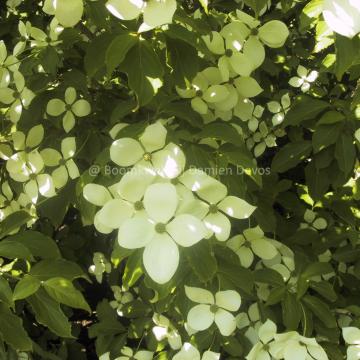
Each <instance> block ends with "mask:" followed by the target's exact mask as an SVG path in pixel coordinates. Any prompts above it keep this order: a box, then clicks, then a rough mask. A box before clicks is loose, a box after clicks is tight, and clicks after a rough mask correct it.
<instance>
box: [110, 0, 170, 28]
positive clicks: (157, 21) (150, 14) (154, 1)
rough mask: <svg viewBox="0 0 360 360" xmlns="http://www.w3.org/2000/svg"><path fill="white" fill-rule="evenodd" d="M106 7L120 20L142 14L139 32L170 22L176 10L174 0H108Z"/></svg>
mask: <svg viewBox="0 0 360 360" xmlns="http://www.w3.org/2000/svg"><path fill="white" fill-rule="evenodd" d="M106 8H107V9H108V10H109V11H110V12H111V13H112V14H113V15H114V16H116V17H117V18H119V19H120V20H134V19H136V18H138V17H139V16H140V14H143V18H144V22H143V24H142V25H141V26H140V28H139V32H143V31H148V30H151V29H153V28H156V27H158V26H161V25H164V24H170V23H171V22H172V18H173V16H174V13H175V10H176V0H148V1H145V0H109V1H108V2H107V3H106Z"/></svg>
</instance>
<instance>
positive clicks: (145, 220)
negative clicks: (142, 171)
mask: <svg viewBox="0 0 360 360" xmlns="http://www.w3.org/2000/svg"><path fill="white" fill-rule="evenodd" d="M178 202H179V199H178V195H177V192H176V188H175V186H174V185H172V184H169V183H155V184H151V185H150V186H149V187H148V188H147V189H146V192H145V195H144V200H143V206H144V210H143V211H139V212H138V213H136V214H135V215H134V216H133V217H132V218H130V219H127V220H125V221H124V223H123V224H122V225H121V226H120V228H119V233H118V241H119V245H120V246H122V247H124V248H127V249H137V248H142V247H145V249H144V253H143V263H144V267H145V269H146V271H147V272H148V274H149V276H150V277H151V278H152V279H153V280H154V281H155V282H157V283H159V284H164V283H166V282H168V281H169V280H170V279H171V278H172V276H173V275H174V273H175V271H176V269H177V267H178V264H179V250H178V246H177V245H180V246H184V247H189V246H192V245H194V244H196V243H197V242H199V241H200V240H201V239H203V238H204V237H205V234H206V229H205V226H204V224H203V223H202V222H201V220H199V219H198V218H196V217H195V216H192V215H189V214H179V215H175V211H176V208H177V206H178ZM174 215H175V217H174Z"/></svg>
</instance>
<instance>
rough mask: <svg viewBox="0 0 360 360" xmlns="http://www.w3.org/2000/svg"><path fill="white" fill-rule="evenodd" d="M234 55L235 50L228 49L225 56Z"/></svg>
mask: <svg viewBox="0 0 360 360" xmlns="http://www.w3.org/2000/svg"><path fill="white" fill-rule="evenodd" d="M232 55H233V51H232V50H231V49H226V51H225V56H226V57H231V56H232Z"/></svg>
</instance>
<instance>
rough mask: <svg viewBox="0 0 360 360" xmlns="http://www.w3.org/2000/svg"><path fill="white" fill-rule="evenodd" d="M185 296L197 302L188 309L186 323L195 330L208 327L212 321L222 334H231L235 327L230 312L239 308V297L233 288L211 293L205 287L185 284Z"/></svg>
mask: <svg viewBox="0 0 360 360" xmlns="http://www.w3.org/2000/svg"><path fill="white" fill-rule="evenodd" d="M185 293H186V296H187V297H188V298H189V299H190V300H191V301H193V302H196V303H199V305H195V306H194V307H193V308H191V309H190V311H189V313H188V316H187V323H188V324H189V325H190V327H191V328H193V329H195V330H197V331H203V330H206V329H208V328H209V327H210V326H211V325H212V324H213V323H214V322H215V324H216V325H217V327H218V328H219V330H220V333H221V334H222V335H223V336H229V335H231V334H232V333H233V332H234V330H235V329H236V319H235V317H234V316H233V315H232V314H231V313H230V311H231V312H234V311H237V310H239V308H240V305H241V297H240V295H239V294H238V293H237V292H236V291H234V290H225V291H218V292H217V293H216V294H215V297H214V296H213V294H212V293H211V292H210V291H208V290H205V289H201V288H197V287H190V286H185Z"/></svg>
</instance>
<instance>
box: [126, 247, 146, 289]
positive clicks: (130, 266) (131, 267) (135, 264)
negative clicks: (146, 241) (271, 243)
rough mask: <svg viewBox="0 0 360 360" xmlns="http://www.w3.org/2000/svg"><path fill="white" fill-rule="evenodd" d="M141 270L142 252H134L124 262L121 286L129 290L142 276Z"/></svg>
mask: <svg viewBox="0 0 360 360" xmlns="http://www.w3.org/2000/svg"><path fill="white" fill-rule="evenodd" d="M143 273H144V272H143V269H142V251H140V250H137V251H134V252H133V253H132V254H131V255H130V256H129V257H128V258H127V261H126V266H125V270H124V275H123V277H122V282H123V286H124V287H125V288H127V289H128V288H131V287H132V286H133V285H134V284H135V283H136V282H137V281H138V280H139V278H140V276H141V275H143Z"/></svg>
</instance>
